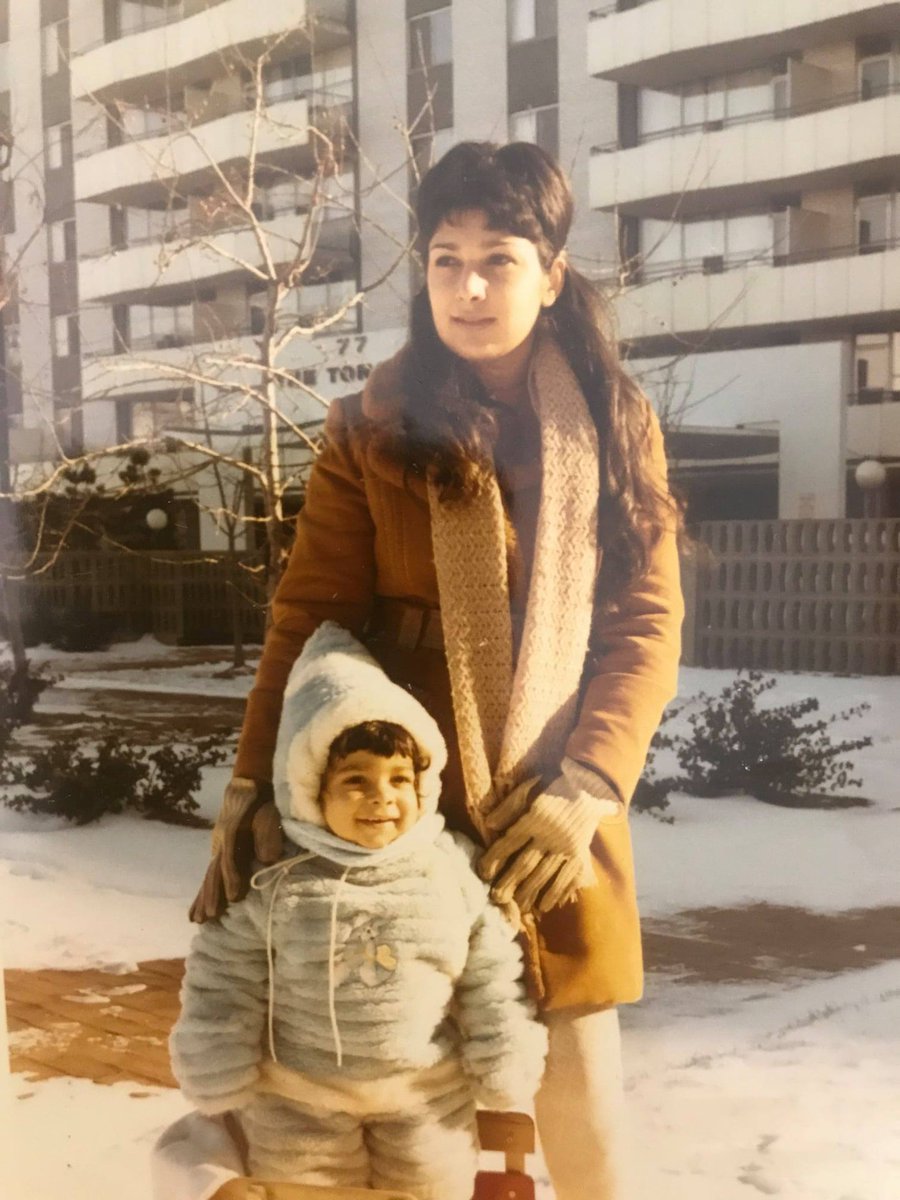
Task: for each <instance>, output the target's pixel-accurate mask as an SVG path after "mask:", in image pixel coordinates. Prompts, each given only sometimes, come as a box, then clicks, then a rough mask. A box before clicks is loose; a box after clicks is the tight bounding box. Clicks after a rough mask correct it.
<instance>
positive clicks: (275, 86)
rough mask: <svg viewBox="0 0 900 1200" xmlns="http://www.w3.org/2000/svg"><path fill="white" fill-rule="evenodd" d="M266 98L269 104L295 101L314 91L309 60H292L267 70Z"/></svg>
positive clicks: (273, 64)
mask: <svg viewBox="0 0 900 1200" xmlns="http://www.w3.org/2000/svg"><path fill="white" fill-rule="evenodd" d="M264 86H265V91H264V96H265V100H266V103H267V104H278V103H279V102H280V101H282V100H295V99H297V97H298V96H302V95H303V94H304V93H305V92H309V91H311V90H312V73H311V71H310V62H309V59H308V58H291V59H286V60H285V61H284V62H278V63H272V64H271V66H269V67H267V68H266V73H265V85H264Z"/></svg>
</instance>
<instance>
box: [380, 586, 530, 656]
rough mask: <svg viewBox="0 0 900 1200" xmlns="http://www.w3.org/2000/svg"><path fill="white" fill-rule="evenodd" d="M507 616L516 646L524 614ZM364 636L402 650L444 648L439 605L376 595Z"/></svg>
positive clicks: (442, 649)
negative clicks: (427, 604)
mask: <svg viewBox="0 0 900 1200" xmlns="http://www.w3.org/2000/svg"><path fill="white" fill-rule="evenodd" d="M510 616H511V620H512V632H513V641H514V644H515V645H516V646H518V644H519V641H520V639H521V636H522V626H523V625H524V623H525V614H524V613H521V612H513V613H511V614H510ZM365 636H366V637H369V638H372V639H373V640H376V641H377V640H384V641H389V642H391V643H392V644H393V645H395V646H397V647H398V648H399V649H401V650H422V649H424V650H440V651H441V653H443V651H444V627H443V625H442V624H441V610H440V609H439V608H426V607H425V606H424V605H422V604H415V603H413V602H411V601H409V600H395V599H393V598H391V597H388V596H376V597H375V606H374V608H373V610H372V615H371V617H370V618H369V622H368V624H367V626H366V633H365Z"/></svg>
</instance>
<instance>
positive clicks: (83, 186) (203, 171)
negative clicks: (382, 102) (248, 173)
mask: <svg viewBox="0 0 900 1200" xmlns="http://www.w3.org/2000/svg"><path fill="white" fill-rule="evenodd" d="M309 120H310V111H309V102H308V99H307V98H306V97H303V98H300V99H296V100H288V101H285V102H284V103H281V104H275V105H272V106H271V107H270V108H268V109H267V110H266V113H265V114H264V115H263V117H262V120H261V121H260V123H259V126H258V138H257V141H256V153H257V157H258V160H259V161H260V162H271V163H274V164H277V165H279V166H282V167H284V168H285V169H287V170H293V171H296V172H297V173H301V174H302V173H304V172H311V171H313V170H314V169H315V165H316V163H315V146H313V145H311V144H310V137H309ZM253 128H254V113H252V112H247V111H241V112H235V113H231V114H230V115H228V116H225V117H219V118H218V120H215V121H207V122H206V123H205V124H202V125H196V126H194V127H193V128H189V129H183V130H181V131H178V130H175V131H172V132H169V133H165V134H162V135H159V136H155V137H147V138H143V139H138V140H134V141H129V142H126V143H124V144H123V145H121V146H113V147H110V148H109V149H107V150H100V151H98V152H97V153H94V154H91V155H89V156H88V157H84V158H81V159H78V160H77V161H76V163H75V197H76V199H77V200H91V201H95V202H101V203H105V204H125V205H135V206H138V207H140V206H144V205H152V204H154V203H159V202H160V201H163V202H164V201H165V199H166V197H167V195H168V192H169V187H168V184H170V183H171V181H172V180H174V179H177V180H178V187H179V190H180V191H181V192H182V193H183V194H187V193H191V192H197V191H201V190H203V189H204V188H209V189H213V188H215V186H216V184H217V183H220V179H219V175H218V173H217V170H216V166H218V168H220V169H221V168H223V167H226V166H237V165H238V164H241V163H246V161H247V156H248V152H249V149H250V147H251V145H252V144H253V142H252V138H253ZM214 164H215V165H214Z"/></svg>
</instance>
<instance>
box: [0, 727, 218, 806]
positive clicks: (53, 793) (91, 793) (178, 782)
mask: <svg viewBox="0 0 900 1200" xmlns="http://www.w3.org/2000/svg"><path fill="white" fill-rule="evenodd" d="M228 738H229V734H228V733H227V732H226V731H221V732H219V733H216V734H213V735H211V736H209V737H205V738H201V739H199V740H197V741H195V742H194V743H193V744H192V745H190V746H187V747H183V748H176V747H174V746H172V745H166V746H162V747H160V748H159V749H156V750H147V749H145V748H141V747H138V746H133V745H126V744H123V743H122V740H121V735H120V734H119V733H117V732H116V731H115V730H114V729H113V728H112V727H111V726H110V725H107V727H106V729H105V731H104V732H103V733H102V735H101V737H100V739H99V741H97V742H94V741H93V740H92V741H88V739H86V738H85V737H84V734H83V733H63V734H60V735H58V736H56V737H55V738H54V740H53V742H52V743H51V744H50V745H48V746H44V747H39V748H37V749H35V750H31V751H29V754H28V756H27V757H25V758H22V759H13V758H11V757H7V758H6V759H5V761H3V762H2V763H0V783H2V784H4V785H6V786H7V787H20V788H24V789H25V791H22V792H19V793H17V794H15V795H12V796H10V797H8V799H7V803H8V804H9V805H10V807H12V808H15V809H17V810H19V811H21V810H23V809H27V810H28V811H30V812H37V813H45V814H50V815H53V816H59V817H65V818H66V820H68V821H73V822H74V823H75V824H76V825H87V824H89V823H90V822H91V821H96V820H99V818H100V817H102V816H104V815H105V814H106V813H121V812H124V811H126V810H132V811H134V812H137V813H140V814H141V815H142V816H144V817H147V818H151V819H153V820H158V821H167V822H169V823H171V824H178V825H206V824H207V822H206V821H205V820H203V819H202V818H200V817H198V816H197V809H198V808H199V805H198V803H197V801H196V800H195V799H194V793H195V792H196V790H197V789H198V788H199V786H200V781H201V776H202V771H203V768H204V767H207V766H214V765H215V764H216V763H220V762H222V760H223V759H224V758H225V757H226V754H227V752H228Z"/></svg>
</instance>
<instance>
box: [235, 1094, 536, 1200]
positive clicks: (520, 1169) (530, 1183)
mask: <svg viewBox="0 0 900 1200" xmlns="http://www.w3.org/2000/svg"><path fill="white" fill-rule="evenodd" d="M478 1142H479V1144H480V1146H481V1149H482V1150H499V1151H501V1152H502V1153H503V1154H504V1156H505V1159H506V1162H505V1167H504V1170H502V1171H479V1172H478V1174H477V1175H476V1176H475V1191H474V1192H473V1194H472V1200H534V1180H533V1179H532V1178H531V1176H530V1175H528V1174H526V1172H525V1157H526V1155H528V1154H533V1153H534V1121H532V1119H531V1117H529V1116H527V1115H526V1114H525V1113H516V1112H479V1113H478ZM234 1188H235V1190H234V1196H235V1198H236V1200H237V1197H240V1198H241V1200H416V1197H415V1196H413V1195H412V1194H411V1193H410V1192H393V1191H389V1192H386V1191H383V1190H380V1189H375V1188H343V1187H311V1186H309V1185H308V1184H304V1183H266V1182H263V1181H261V1182H258V1183H257V1182H255V1181H254V1182H253V1183H249V1182H246V1181H244V1180H237V1179H236V1180H235V1181H234ZM223 1198H224V1200H230V1197H229V1196H228V1195H226V1194H225V1193H223Z"/></svg>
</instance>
